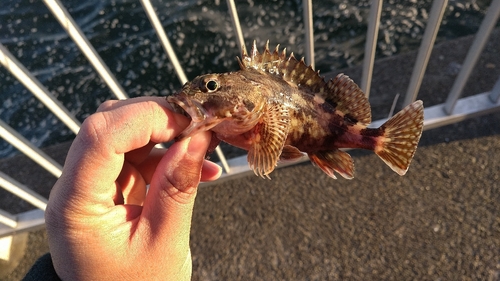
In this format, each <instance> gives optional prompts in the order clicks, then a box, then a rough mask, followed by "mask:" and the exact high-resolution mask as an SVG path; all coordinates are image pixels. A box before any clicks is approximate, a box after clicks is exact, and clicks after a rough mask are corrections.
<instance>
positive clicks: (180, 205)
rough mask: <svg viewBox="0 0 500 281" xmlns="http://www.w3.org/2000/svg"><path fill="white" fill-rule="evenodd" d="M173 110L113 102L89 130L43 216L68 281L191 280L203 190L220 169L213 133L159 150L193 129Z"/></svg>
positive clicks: (156, 102)
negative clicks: (210, 154) (208, 155)
mask: <svg viewBox="0 0 500 281" xmlns="http://www.w3.org/2000/svg"><path fill="white" fill-rule="evenodd" d="M169 108H170V107H169V105H168V104H167V102H166V100H165V99H164V98H151V97H149V98H135V99H129V100H125V101H108V102H106V103H104V104H103V105H102V106H101V107H100V108H99V109H98V112H97V113H96V114H93V115H91V116H90V117H88V118H87V119H86V120H85V122H84V123H83V125H82V127H81V129H80V132H79V133H78V135H77V137H76V138H75V140H74V142H73V144H72V146H71V149H70V151H69V152H68V156H67V158H66V163H65V165H64V169H63V173H62V175H61V177H60V178H59V180H58V181H57V182H56V184H55V185H54V188H53V189H52V191H51V194H50V198H49V203H48V206H47V210H46V213H45V220H46V227H47V232H48V238H49V246H50V252H51V255H52V261H53V264H54V268H55V270H56V272H57V274H58V275H59V277H60V278H61V279H63V280H190V278H191V267H192V261H191V253H190V249H189V233H190V227H191V216H192V211H193V205H194V200H195V196H196V190H197V186H198V184H199V182H200V179H201V180H202V181H211V180H215V179H217V178H218V177H219V176H220V174H221V169H220V167H219V166H217V165H216V164H214V163H212V162H209V161H206V160H204V156H205V152H206V150H207V147H208V145H209V143H210V133H208V132H204V133H200V134H197V135H195V136H193V137H192V138H190V139H185V140H182V141H179V142H176V143H174V144H173V145H172V146H171V147H170V148H169V149H168V150H167V151H165V150H162V149H157V148H154V145H155V144H156V143H161V142H167V141H170V140H172V139H173V138H174V137H175V136H176V135H178V134H179V133H180V132H181V131H182V130H183V129H184V128H185V127H186V126H187V125H188V123H189V121H188V120H187V119H186V118H185V117H184V116H181V115H178V114H175V113H173V112H172V111H170V109H169ZM147 184H149V190H148V191H147V192H146V189H147V187H146V185H147Z"/></svg>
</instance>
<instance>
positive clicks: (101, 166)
mask: <svg viewBox="0 0 500 281" xmlns="http://www.w3.org/2000/svg"><path fill="white" fill-rule="evenodd" d="M131 100H133V99H130V100H127V101H131ZM179 117H181V118H180V119H181V120H182V119H183V116H180V115H178V114H174V113H173V112H171V111H169V110H168V109H166V108H165V107H164V106H163V105H161V104H159V103H158V102H154V101H143V102H136V103H134V102H131V103H129V104H126V105H122V106H119V107H117V108H114V109H111V110H109V111H104V112H99V113H96V114H93V115H91V116H90V117H89V118H87V119H86V120H85V121H84V123H83V124H82V127H81V129H80V132H79V133H78V135H77V137H76V138H75V140H74V142H73V145H72V146H71V149H70V151H69V153H68V156H67V159H66V164H65V167H64V170H63V175H62V176H61V179H60V181H58V184H57V185H56V187H55V190H54V191H53V192H58V190H59V189H61V190H62V191H61V192H64V193H66V195H68V197H70V198H73V199H75V200H86V201H93V202H94V203H95V202H99V201H100V202H101V203H103V204H106V205H114V202H113V200H112V198H113V196H114V195H115V193H116V187H115V180H116V179H117V178H118V175H119V174H120V171H121V169H122V166H123V162H124V153H126V152H129V151H132V150H135V149H138V148H142V147H144V146H146V145H147V144H149V143H150V142H156V143H160V142H166V141H169V140H171V139H172V138H173V137H174V136H176V135H178V134H179V133H180V132H181V131H182V130H183V129H184V127H183V126H182V125H180V124H179V123H182V121H179V120H180V119H179ZM63 187H64V188H63ZM113 187H115V189H114V188H113ZM80 205H81V206H85V204H80Z"/></svg>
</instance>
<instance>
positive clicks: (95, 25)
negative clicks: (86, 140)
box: [0, 0, 491, 157]
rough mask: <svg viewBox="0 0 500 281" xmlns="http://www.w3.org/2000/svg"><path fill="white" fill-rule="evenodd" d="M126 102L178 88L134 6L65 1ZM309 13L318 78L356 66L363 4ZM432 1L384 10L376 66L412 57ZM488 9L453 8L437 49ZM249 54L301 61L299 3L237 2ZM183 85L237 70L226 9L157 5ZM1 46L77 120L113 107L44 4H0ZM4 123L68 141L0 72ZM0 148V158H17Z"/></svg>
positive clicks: (342, 1) (33, 0)
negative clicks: (265, 52)
mask: <svg viewBox="0 0 500 281" xmlns="http://www.w3.org/2000/svg"><path fill="white" fill-rule="evenodd" d="M61 2H62V3H63V4H64V5H65V6H66V7H67V8H68V10H69V11H70V13H71V14H72V16H73V17H74V19H75V20H76V22H77V23H78V24H79V26H80V27H81V28H82V30H83V32H84V33H85V34H86V36H87V37H88V38H89V39H90V41H91V43H92V44H93V46H94V47H95V48H96V50H97V51H98V52H99V54H100V55H101V56H102V58H103V59H104V61H105V62H106V64H107V65H108V66H109V68H110V70H111V71H112V72H113V73H114V74H115V75H116V76H117V78H118V81H119V82H120V83H121V85H122V86H123V87H124V88H125V90H126V92H127V93H128V94H129V95H130V96H132V97H134V96H142V95H166V94H168V93H170V92H172V91H175V90H176V89H178V88H179V87H180V83H179V82H178V80H177V77H176V75H175V73H174V71H173V68H172V66H171V65H170V63H169V61H168V58H167V56H166V55H165V53H164V52H163V49H162V47H161V45H160V44H159V42H158V40H157V37H156V34H155V33H154V31H153V30H152V28H151V26H150V24H149V21H148V19H147V16H146V15H145V13H144V11H143V9H142V6H141V4H140V2H139V0H120V1H119V0H86V1H80V0H62V1H61ZM317 2H318V3H314V4H313V11H314V32H315V41H316V45H315V52H316V54H315V55H316V57H315V59H316V68H317V69H319V70H321V71H322V72H323V73H324V72H328V71H332V70H335V69H340V68H345V67H349V66H354V65H358V64H360V62H361V60H362V58H363V49H364V42H365V41H364V40H365V32H366V27H367V26H366V18H367V17H368V12H369V2H370V1H368V0H354V1H353V0H349V1H347V0H333V1H328V2H327V1H321V2H320V3H319V1H317ZM431 2H432V1H430V0H405V1H395V0H390V1H384V5H383V11H382V19H381V26H380V35H379V40H378V49H377V55H378V57H383V56H390V55H393V54H396V53H400V52H405V51H408V50H413V49H415V48H417V47H418V44H419V43H420V40H421V36H422V34H423V32H424V28H425V23H426V20H427V18H428V13H429V10H430V6H431ZM490 2H491V1H481V0H477V1H474V0H463V1H461V0H457V1H452V0H450V1H449V6H448V8H447V11H446V14H445V19H444V22H443V26H442V27H441V29H440V32H439V35H438V37H439V38H438V41H440V40H445V39H451V38H456V37H460V36H464V35H468V34H472V33H475V32H476V31H477V28H478V27H479V25H480V22H481V20H482V18H483V17H484V13H485V10H486V9H487V7H488V5H489V3H490ZM236 4H237V9H238V12H239V16H240V22H241V24H242V29H243V33H244V37H245V39H246V40H247V45H248V44H249V43H250V40H253V39H255V40H257V42H258V43H260V45H263V44H264V42H265V41H266V40H268V39H269V40H270V42H271V45H272V46H274V45H275V44H278V43H279V44H281V46H283V47H287V48H288V50H291V51H293V52H294V53H295V54H296V56H299V57H300V56H302V55H303V54H304V44H303V43H304V39H303V37H304V35H303V34H304V28H303V27H304V25H303V21H302V4H301V1H257V0H254V1H252V0H248V1H237V3H236ZM153 5H154V6H155V8H156V10H157V13H158V15H159V17H160V20H161V22H162V24H163V26H164V28H165V29H166V31H167V34H168V35H169V38H170V40H171V42H172V44H173V46H174V49H175V51H176V53H177V55H178V57H179V60H180V62H181V65H182V66H183V67H184V70H185V71H186V74H187V76H188V78H189V79H191V78H194V77H195V76H197V75H199V74H202V73H207V72H225V71H229V70H236V69H237V68H238V66H237V63H236V60H235V57H236V56H238V55H239V51H238V48H237V44H236V41H235V35H234V32H233V28H232V24H231V21H230V16H229V14H228V12H227V6H226V3H225V1H220V0H216V1H206V0H199V1H194V0H193V1H167V0H153ZM0 42H2V44H4V45H5V46H6V47H7V48H8V49H9V50H10V52H11V53H13V54H14V55H15V56H16V57H17V58H18V60H19V61H21V63H23V64H24V65H25V66H26V67H27V68H28V69H29V70H30V71H31V72H33V73H34V74H35V75H36V77H37V78H38V79H39V80H40V81H41V82H42V83H43V84H44V85H45V86H46V87H47V88H48V89H49V90H50V91H51V92H52V93H53V94H54V95H55V96H56V97H57V98H58V99H59V100H60V101H61V102H62V103H63V104H64V105H65V106H66V107H68V108H69V110H70V111H71V112H72V113H73V114H75V115H76V116H77V118H78V119H79V120H83V119H84V118H85V117H86V116H88V115H89V114H91V113H92V112H94V111H95V109H96V108H97V106H98V105H99V104H100V103H101V102H102V101H104V100H106V99H110V98H112V95H111V93H110V91H109V89H108V88H107V86H106V85H105V84H103V82H102V81H101V79H100V78H99V77H98V75H97V74H96V73H95V72H94V70H93V68H92V67H91V66H90V65H89V63H88V62H87V61H86V59H85V57H84V56H83V55H82V54H81V53H80V51H79V49H78V48H77V47H76V46H75V44H73V42H72V41H71V39H70V38H69V37H68V36H67V35H66V33H65V32H64V30H63V29H62V28H61V26H60V25H59V23H58V22H57V21H56V20H55V19H54V18H53V17H52V14H51V13H50V12H49V10H48V9H47V8H46V7H45V5H44V4H43V3H42V2H41V1H37V0H2V1H1V3H0ZM0 102H1V107H0V118H1V119H2V120H3V121H5V122H7V123H8V124H9V125H10V126H12V127H13V128H15V129H16V130H18V132H20V133H21V134H22V135H24V136H25V137H26V138H28V139H29V140H30V141H32V142H33V143H34V144H36V145H37V146H45V145H49V144H54V143H58V142H62V141H66V140H70V139H72V138H73V137H74V135H73V134H72V133H71V131H69V130H68V129H67V128H65V126H64V125H63V124H62V123H61V122H59V121H58V120H57V119H56V118H55V117H54V116H53V115H52V114H51V113H50V112H49V111H48V110H47V109H45V108H44V106H43V105H42V104H41V103H39V102H38V100H37V99H36V98H34V97H33V96H32V95H31V94H30V93H29V92H28V91H27V90H26V89H25V88H24V86H22V85H21V84H20V83H19V82H17V81H16V79H15V78H14V77H13V76H11V75H10V74H9V73H8V72H7V71H6V70H5V69H4V68H3V67H0ZM15 152H16V151H15V149H14V148H12V147H11V146H10V145H9V144H7V143H6V142H3V141H0V157H5V156H9V155H12V154H13V153H15Z"/></svg>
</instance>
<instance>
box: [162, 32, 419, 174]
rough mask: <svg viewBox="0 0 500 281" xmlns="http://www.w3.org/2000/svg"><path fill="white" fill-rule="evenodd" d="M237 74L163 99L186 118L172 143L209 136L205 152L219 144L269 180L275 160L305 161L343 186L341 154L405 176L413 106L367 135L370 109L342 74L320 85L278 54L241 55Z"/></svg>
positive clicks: (414, 135)
mask: <svg viewBox="0 0 500 281" xmlns="http://www.w3.org/2000/svg"><path fill="white" fill-rule="evenodd" d="M238 63H239V65H240V70H238V71H234V72H228V73H219V74H217V73H216V74H205V75H201V76H198V77H196V78H194V79H193V80H192V81H190V82H188V83H186V84H185V85H184V86H183V87H182V89H181V90H180V91H179V92H177V93H175V94H174V95H172V96H169V97H167V100H168V102H169V103H171V104H172V106H173V107H174V109H175V110H176V111H177V112H178V113H182V114H184V115H186V116H189V117H191V123H190V125H189V126H188V127H187V128H186V129H185V130H184V131H183V132H181V134H180V135H179V136H178V137H177V139H183V138H186V137H190V136H192V135H194V134H196V133H198V132H201V131H206V130H211V131H212V132H213V137H212V143H211V144H210V147H213V148H215V146H216V145H217V144H218V143H219V142H220V141H225V142H227V143H229V144H231V145H234V146H236V147H239V148H242V149H245V150H247V151H248V156H247V159H248V162H249V165H250V168H251V169H252V170H253V171H254V172H255V174H256V175H258V176H261V177H265V178H269V174H270V173H271V172H272V171H273V170H274V169H275V167H276V165H277V163H278V161H279V160H292V161H293V160H295V159H298V158H300V157H302V156H303V155H304V154H307V155H308V156H309V158H310V160H311V162H312V163H313V164H314V165H315V166H317V167H319V168H320V169H321V170H323V171H324V172H325V173H326V174H327V175H328V176H330V177H332V178H336V176H335V174H339V175H341V176H342V177H344V178H347V179H351V178H353V176H354V163H353V160H352V158H351V156H350V155H349V154H348V153H347V152H345V151H342V150H340V149H341V148H361V149H368V150H372V151H374V152H375V153H376V154H377V155H378V156H379V157H380V158H381V159H382V160H383V161H384V162H385V163H386V164H387V165H388V166H389V167H390V168H391V169H393V170H394V171H395V172H397V173H398V174H400V175H404V174H405V173H406V171H407V170H408V167H409V165H410V162H411V160H412V158H413V156H414V154H415V151H416V148H417V145H418V141H419V139H420V136H421V133H422V129H423V120H424V118H423V103H422V101H416V102H414V103H412V104H410V105H408V106H407V107H405V108H404V109H403V110H401V111H400V112H399V113H397V114H395V115H394V116H393V117H392V118H391V119H390V120H388V121H387V122H386V123H384V124H383V125H382V126H381V127H379V128H368V127H367V126H368V125H369V124H370V122H371V109H370V104H369V102H368V99H367V98H366V95H365V94H364V93H363V91H362V90H361V89H360V88H359V87H358V85H356V83H354V81H352V79H350V78H349V77H348V76H346V75H344V74H338V75H337V76H336V77H335V78H334V79H331V80H329V81H328V82H327V81H325V80H324V78H323V77H321V76H320V75H319V71H318V72H317V71H314V69H313V68H312V67H311V66H307V65H306V64H305V62H304V59H303V58H302V59H300V60H297V59H296V58H295V57H294V55H293V53H291V54H290V56H288V57H287V55H286V49H283V51H282V52H280V51H279V45H278V46H276V48H275V49H274V51H273V52H271V51H270V50H269V42H267V43H266V46H265V48H264V51H263V52H262V53H260V52H259V51H258V50H257V47H256V43H255V41H254V43H253V46H252V49H251V50H250V53H248V52H247V50H246V48H243V52H242V56H241V59H240V58H238Z"/></svg>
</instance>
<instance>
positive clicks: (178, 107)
mask: <svg viewBox="0 0 500 281" xmlns="http://www.w3.org/2000/svg"><path fill="white" fill-rule="evenodd" d="M167 101H168V103H169V104H170V105H172V107H173V108H174V111H175V112H176V113H179V114H183V115H185V116H186V117H191V123H190V124H189V126H188V127H187V128H186V129H184V131H182V132H181V133H180V134H179V135H178V136H177V137H176V138H175V140H176V141H179V140H182V139H185V138H188V137H191V136H193V135H195V134H197V133H199V132H202V131H208V130H210V129H212V128H213V127H215V126H217V125H218V124H219V123H220V122H222V121H223V120H224V119H220V118H217V117H215V116H212V115H211V114H209V112H208V111H207V110H206V109H205V108H204V107H203V105H202V103H200V102H198V101H196V100H192V99H189V98H187V97H186V96H184V95H177V96H169V97H167Z"/></svg>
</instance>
